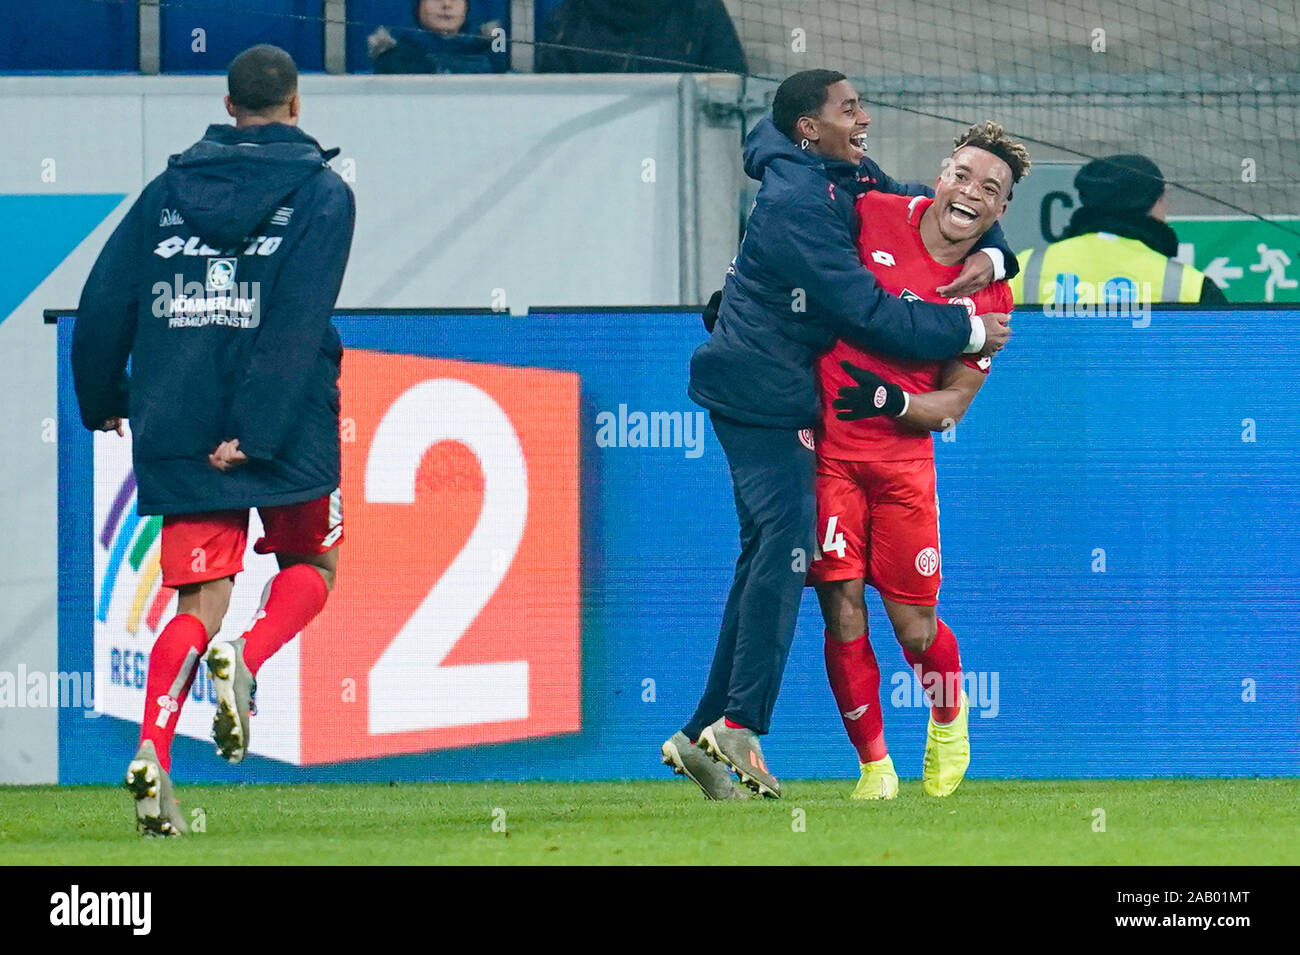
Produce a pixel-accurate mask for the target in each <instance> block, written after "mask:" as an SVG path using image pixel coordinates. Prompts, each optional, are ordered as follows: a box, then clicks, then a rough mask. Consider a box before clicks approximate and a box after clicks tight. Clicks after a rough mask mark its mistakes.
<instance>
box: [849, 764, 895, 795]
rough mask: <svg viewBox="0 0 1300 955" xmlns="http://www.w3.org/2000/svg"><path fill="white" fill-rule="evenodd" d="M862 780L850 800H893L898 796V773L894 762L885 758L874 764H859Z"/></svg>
mask: <svg viewBox="0 0 1300 955" xmlns="http://www.w3.org/2000/svg"><path fill="white" fill-rule="evenodd" d="M859 765H860V766H861V767H862V778H861V779H859V780H858V784H857V786H855V787H854V789H853V795H852V796H850V797H849V798H850V799H893V798H894V797H895V796H897V795H898V773H896V772H894V761H893V760H892V759H890V758H889V757H888V756H886V757H885V758H884V759H878V760H876V761H875V762H874V763H860V764H859Z"/></svg>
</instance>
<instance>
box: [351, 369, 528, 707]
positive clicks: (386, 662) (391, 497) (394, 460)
mask: <svg viewBox="0 0 1300 955" xmlns="http://www.w3.org/2000/svg"><path fill="white" fill-rule="evenodd" d="M441 441H459V442H462V443H463V444H465V445H466V446H467V447H468V448H469V449H470V450H471V451H472V452H474V454H475V455H476V456H477V457H478V459H479V466H480V467H481V468H482V471H483V509H482V510H481V511H479V516H478V521H477V522H476V523H475V525H474V530H473V531H472V532H471V533H470V535H469V540H468V541H466V543H465V546H464V548H463V549H462V550H461V552H460V553H459V554H457V555H456V559H455V560H453V561H452V562H451V565H450V566H449V567H448V568H447V571H446V573H444V574H443V575H442V577H440V578H439V579H438V581H437V583H435V584H434V585H433V588H432V589H431V590H430V591H429V593H428V594H427V595H426V596H425V598H424V600H423V601H421V603H420V606H419V609H417V610H416V611H415V613H414V614H412V615H411V619H410V620H408V621H406V624H405V625H404V626H403V627H402V629H401V630H400V631H398V633H397V636H396V637H395V638H394V639H393V642H392V643H390V644H389V645H388V648H387V649H386V650H384V652H383V653H382V654H381V655H380V657H379V659H378V660H377V661H376V662H375V665H374V667H373V668H372V669H371V671H370V691H369V702H370V732H371V733H406V732H410V731H412V730H429V729H441V728H444V727H449V726H470V725H474V724H477V723H496V722H500V721H503V720H521V719H525V718H526V717H527V716H528V661H527V660H515V661H511V662H505V663H473V664H467V665H464V666H452V667H445V666H443V665H442V661H443V660H445V659H446V658H447V654H448V653H450V652H451V648H452V647H454V646H455V645H456V641H457V640H459V639H460V638H461V637H462V636H464V634H465V631H466V630H468V629H469V626H470V624H472V623H473V622H474V619H475V618H476V617H477V616H478V615H479V612H480V611H481V610H482V609H483V607H484V605H486V604H487V602H488V600H489V599H491V597H492V594H493V593H495V592H496V589H497V587H498V586H499V585H500V583H501V580H502V578H504V577H505V575H506V571H507V570H508V569H509V567H510V563H511V561H512V560H514V556H515V552H516V551H517V550H518V549H519V541H520V540H521V539H522V537H523V534H524V524H525V523H526V522H527V520H528V472H527V470H526V468H525V465H524V452H523V448H521V447H520V446H519V436H518V435H517V434H515V429H514V427H513V426H512V425H511V424H510V419H509V418H508V417H507V416H506V414H505V412H504V411H502V410H501V407H500V406H499V405H498V404H497V403H496V402H495V401H493V400H492V398H491V397H490V396H489V395H488V394H487V393H486V392H484V391H482V390H481V389H479V388H476V387H475V386H474V385H471V384H469V383H468V382H464V381H459V380H457V379H453V378H438V379H434V380H431V381H424V382H421V383H420V384H418V385H415V386H413V387H411V388H410V389H408V390H407V391H406V392H404V393H403V394H402V395H401V397H399V398H398V399H397V400H396V401H394V402H393V404H392V407H390V408H389V409H388V411H387V413H385V415H384V417H383V420H381V421H380V422H379V427H378V428H377V429H376V430H375V438H374V441H373V442H372V443H371V445H370V453H369V454H368V455H367V457H366V487H365V496H366V500H367V501H371V502H376V503H383V504H413V503H415V476H416V471H417V470H418V469H419V467H420V461H421V459H423V457H424V454H425V452H426V451H428V450H429V448H431V447H433V446H434V445H435V444H438V443H439V442H441ZM429 533H430V534H437V533H438V528H437V527H436V526H435V527H431V528H429ZM394 573H401V568H400V567H395V568H394Z"/></svg>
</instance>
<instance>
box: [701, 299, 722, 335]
mask: <svg viewBox="0 0 1300 955" xmlns="http://www.w3.org/2000/svg"><path fill="white" fill-rule="evenodd" d="M721 306H722V289H718V290H717V291H716V292H714V293H713V295H712V296H711V297H710V298H709V304H708V305H705V306H704V313H703V314H702V315H701V316H700V318H702V319H704V330H705V331H707V332H708V333H709V334H710V335H712V334H713V326H714V325H716V324H718V309H719V308H720V307H721Z"/></svg>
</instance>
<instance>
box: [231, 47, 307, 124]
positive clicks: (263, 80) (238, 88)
mask: <svg viewBox="0 0 1300 955" xmlns="http://www.w3.org/2000/svg"><path fill="white" fill-rule="evenodd" d="M226 89H227V91H228V92H229V93H230V102H231V103H233V104H234V105H235V106H238V107H239V108H240V109H246V110H248V111H249V112H251V113H264V112H267V111H268V110H271V109H274V108H275V107H277V106H283V105H284V104H285V103H287V102H289V100H290V99H292V98H293V95H294V94H295V93H297V92H298V66H297V64H295V63H294V62H293V57H291V56H290V55H289V54H288V53H286V52H285V51H284V50H282V49H280V48H279V47H278V46H272V45H271V44H269V43H259V44H258V45H257V46H250V47H249V48H248V49H247V50H245V51H244V52H243V53H241V54H239V56H237V57H235V59H234V60H233V61H232V62H231V64H230V71H229V72H228V73H227V74H226Z"/></svg>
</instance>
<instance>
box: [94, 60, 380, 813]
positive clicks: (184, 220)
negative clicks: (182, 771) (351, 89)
mask: <svg viewBox="0 0 1300 955" xmlns="http://www.w3.org/2000/svg"><path fill="white" fill-rule="evenodd" d="M228 83H229V95H228V96H227V97H226V109H227V111H228V112H229V113H230V115H231V116H232V117H234V119H235V123H234V125H233V126H218V125H214V126H211V127H209V129H208V131H207V134H206V135H205V136H204V137H203V139H201V140H200V141H199V142H198V143H196V144H194V145H193V146H192V147H190V148H189V149H187V150H186V151H185V152H183V153H181V154H179V155H176V156H172V157H171V160H170V161H169V162H168V165H167V170H166V171H165V172H164V173H162V175H160V176H158V177H157V178H155V179H154V180H153V181H152V182H150V183H149V185H147V186H146V187H145V189H144V191H143V192H142V193H141V194H140V197H139V198H138V199H137V200H136V202H135V204H134V205H133V206H132V207H131V210H130V211H129V212H128V213H127V214H126V217H125V218H124V219H123V220H122V222H121V224H120V225H119V226H118V227H117V229H116V230H115V231H114V232H113V235H112V237H111V238H110V239H109V240H108V243H107V245H105V247H104V250H103V251H102V252H101V253H100V256H99V259H98V260H97V261H96V263H95V267H94V268H93V269H92V270H91V273H90V277H89V278H88V279H87V280H86V286H85V289H84V290H83V291H82V295H81V303H80V305H79V307H78V309H77V321H76V326H75V328H74V330H73V342H72V370H73V378H74V381H75V384H76V390H77V400H78V403H79V405H80V409H81V418H82V423H83V424H85V426H86V427H88V428H91V429H95V430H101V431H116V432H117V433H118V434H122V433H123V429H122V420H123V419H125V418H130V420H131V431H132V460H133V464H134V469H135V475H136V480H137V482H138V488H139V493H138V496H137V501H136V510H137V512H138V513H140V514H159V515H162V516H163V524H162V554H161V557H160V562H161V565H162V579H163V584H164V585H165V586H168V587H174V588H176V589H177V591H178V597H177V613H176V616H175V617H173V618H172V619H171V621H170V622H169V623H168V624H167V626H166V627H164V628H163V631H162V633H160V634H159V635H158V639H157V641H156V642H155V643H154V646H153V650H152V652H151V653H150V655H149V675H148V680H147V682H146V688H145V702H144V718H143V722H142V725H141V738H140V746H139V749H138V750H137V751H136V754H135V758H134V759H132V760H131V762H130V764H129V766H128V768H127V773H126V785H127V788H128V789H129V790H130V792H131V795H132V796H133V797H134V800H135V816H136V826H137V828H138V829H139V830H140V831H142V832H143V833H145V834H146V835H161V836H172V835H178V834H181V833H184V832H185V831H186V830H187V826H186V822H185V819H184V817H183V816H182V815H181V813H180V810H179V808H178V806H177V804H176V800H175V799H174V797H173V794H172V783H171V776H170V769H171V743H172V737H173V735H174V734H175V732H176V723H177V721H178V720H179V718H180V710H181V706H182V705H183V704H184V702H185V697H186V696H187V694H188V692H189V689H190V686H191V685H192V684H193V682H194V677H195V675H196V672H197V668H198V664H199V659H200V657H205V656H206V661H207V665H208V670H209V672H210V673H211V675H212V682H213V687H214V689H215V690H216V695H217V711H216V716H215V718H214V720H213V727H212V733H213V737H214V739H215V740H216V744H217V749H218V752H220V754H221V755H222V756H223V757H224V758H225V759H226V760H227V761H229V762H231V763H237V762H239V761H240V760H242V759H243V758H244V755H245V754H246V753H247V752H248V741H249V716H250V715H251V711H252V705H253V694H254V692H255V690H256V681H255V677H256V676H257V672H258V669H259V668H260V667H261V665H262V664H263V663H264V662H266V660H267V658H269V657H270V656H271V655H272V654H274V653H275V652H276V651H277V650H279V649H280V648H281V647H282V646H283V645H284V644H286V643H288V642H289V641H290V640H292V639H293V638H294V636H296V635H297V634H298V632H299V631H301V630H302V629H303V628H304V627H305V626H306V625H307V624H308V623H309V622H310V621H311V620H312V618H314V617H315V616H316V615H317V614H318V613H320V611H321V609H322V608H323V607H324V606H325V601H326V598H327V596H328V594H329V591H330V588H331V587H332V586H333V583H334V575H335V573H336V572H337V569H338V547H339V543H340V541H341V540H342V538H343V521H342V516H341V514H340V509H339V492H338V486H339V472H340V458H339V390H338V378H339V367H340V366H339V362H340V360H341V358H342V346H341V343H340V341H339V336H338V332H337V331H336V330H335V329H334V326H333V325H332V324H331V322H330V316H331V315H332V313H333V310H334V303H335V299H336V298H337V296H338V293H339V287H340V285H341V284H342V282H343V272H344V269H345V267H346V265H347V260H348V253H349V250H350V249H351V245H352V232H353V224H354V221H355V217H356V206H355V202H354V200H353V196H352V190H351V189H350V188H348V186H347V184H346V183H344V182H343V180H342V179H341V178H339V176H338V175H337V174H336V173H335V172H334V171H333V170H332V169H330V168H329V166H328V161H329V160H330V159H332V158H333V157H334V156H335V155H337V153H338V150H337V149H335V150H328V151H327V150H323V149H322V148H321V147H320V144H319V143H317V142H316V140H314V139H312V138H311V137H310V136H308V135H307V134H306V133H304V132H303V131H302V130H300V129H299V128H298V118H299V114H300V107H301V104H300V100H299V98H298V70H297V67H296V66H295V64H294V62H293V59H292V57H290V56H289V54H288V53H286V52H285V51H284V50H281V49H279V48H277V47H273V46H266V45H262V46H255V47H252V48H251V49H249V50H245V51H244V52H243V53H241V54H240V55H239V56H237V57H236V58H235V60H234V61H233V62H232V63H231V65H230V72H229V76H228ZM128 358H129V360H130V363H129V371H128ZM253 507H256V508H257V509H258V512H259V513H260V515H261V518H262V524H263V528H264V530H265V534H264V536H263V537H262V538H261V539H260V540H259V541H258V542H257V543H256V544H255V545H254V550H256V551H257V552H258V553H260V554H270V553H273V554H275V556H276V559H277V561H278V563H279V565H280V571H279V573H277V574H276V575H275V576H274V577H272V578H271V580H270V581H269V582H268V583H267V585H266V589H265V591H264V592H263V595H262V606H261V609H260V610H259V611H258V612H257V615H256V617H255V618H254V620H253V622H252V623H251V624H250V625H249V626H248V629H247V630H245V631H244V633H243V634H242V635H240V636H238V637H234V638H225V639H222V640H214V639H213V638H214V637H215V636H216V635H217V631H218V630H220V629H221V625H222V620H223V618H224V617H225V615H226V609H227V607H228V606H229V602H230V594H231V589H232V588H233V586H234V579H235V575H236V574H237V573H239V572H240V571H241V570H242V569H243V557H244V550H245V547H246V544H247V540H248V520H249V517H248V512H249V509H250V508H253Z"/></svg>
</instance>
